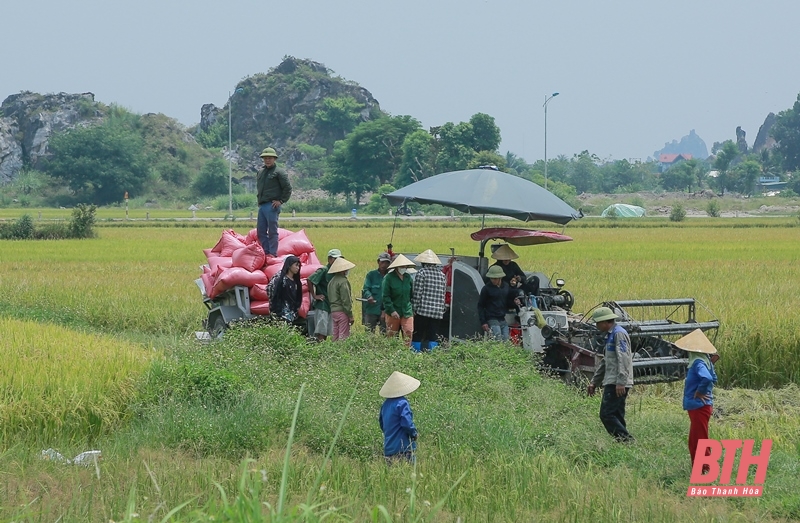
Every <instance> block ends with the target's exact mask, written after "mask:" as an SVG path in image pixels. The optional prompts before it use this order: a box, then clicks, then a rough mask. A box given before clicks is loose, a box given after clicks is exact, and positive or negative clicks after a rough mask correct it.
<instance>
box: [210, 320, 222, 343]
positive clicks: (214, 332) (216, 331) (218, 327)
mask: <svg viewBox="0 0 800 523" xmlns="http://www.w3.org/2000/svg"><path fill="white" fill-rule="evenodd" d="M225 327H226V325H225V319H224V318H223V317H222V316H221V315H220V316H217V319H215V320H214V325H213V326H212V327H211V332H210V334H211V337H212V338H220V337H222V333H223V332H225Z"/></svg>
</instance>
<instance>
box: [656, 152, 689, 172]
mask: <svg viewBox="0 0 800 523" xmlns="http://www.w3.org/2000/svg"><path fill="white" fill-rule="evenodd" d="M691 159H692V155H691V154H687V153H681V154H671V153H661V154H660V155H658V168H659V171H660V172H662V173H663V172H664V171H666V170H667V169H669V168H670V167H672V166H673V165H676V164H678V163H680V162H682V161H684V160H691Z"/></svg>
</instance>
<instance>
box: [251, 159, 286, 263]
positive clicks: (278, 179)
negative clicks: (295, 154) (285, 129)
mask: <svg viewBox="0 0 800 523" xmlns="http://www.w3.org/2000/svg"><path fill="white" fill-rule="evenodd" d="M261 159H262V160H263V161H264V167H263V168H261V170H260V171H258V174H257V175H256V187H257V190H258V193H257V194H258V223H257V225H256V229H257V231H258V241H259V243H260V244H261V247H263V248H264V254H266V255H267V257H268V258H269V257H272V256H277V255H278V216H279V215H280V214H281V205H283V204H284V203H286V202H287V201H289V198H290V197H291V196H292V185H291V184H290V183H289V176H288V175H287V174H286V171H284V170H283V169H281V168H280V167H278V166H276V165H275V162H276V161H277V160H278V153H276V152H275V149H273V148H272V147H267V148H266V149H264V150H263V151H262V152H261Z"/></svg>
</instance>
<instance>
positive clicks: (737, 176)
mask: <svg viewBox="0 0 800 523" xmlns="http://www.w3.org/2000/svg"><path fill="white" fill-rule="evenodd" d="M761 172H762V170H761V164H760V163H759V162H758V161H757V160H756V159H755V158H748V159H746V160H745V161H743V162H742V163H740V164H738V165H737V166H736V167H734V168H733V169H732V170H731V176H730V178H731V180H730V182H731V187H732V188H733V189H735V190H737V191H739V192H741V193H743V194H753V189H755V187H756V180H757V179H758V177H759V176H760V175H761Z"/></svg>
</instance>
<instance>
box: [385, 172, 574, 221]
mask: <svg viewBox="0 0 800 523" xmlns="http://www.w3.org/2000/svg"><path fill="white" fill-rule="evenodd" d="M385 197H386V198H387V199H388V200H389V202H390V203H391V204H392V205H402V204H403V203H404V202H417V203H423V204H439V205H444V206H445V207H452V208H454V209H457V210H459V211H461V212H466V213H470V214H499V215H502V216H511V217H512V218H516V219H518V220H522V221H524V222H527V221H531V220H545V221H549V222H554V223H558V224H562V225H563V224H566V223H568V222H569V221H570V220H573V219H576V218H580V217H581V216H582V214H581V213H579V212H578V211H576V210H575V209H573V208H572V207H570V206H569V205H567V204H566V203H565V202H564V201H563V200H561V199H560V198H559V197H558V196H556V195H554V194H553V193H551V192H550V191H548V190H546V189H543V188H542V187H539V186H538V185H536V184H535V183H533V182H530V181H528V180H526V179H524V178H520V177H519V176H514V175H511V174H507V173H504V172H500V171H495V170H492V169H469V170H466V171H453V172H449V173H442V174H437V175H436V176H431V177H430V178H425V179H424V180H420V181H418V182H416V183H412V184H411V185H407V186H405V187H403V188H402V189H398V190H397V191H394V192H392V193H389V194H386V195H385Z"/></svg>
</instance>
